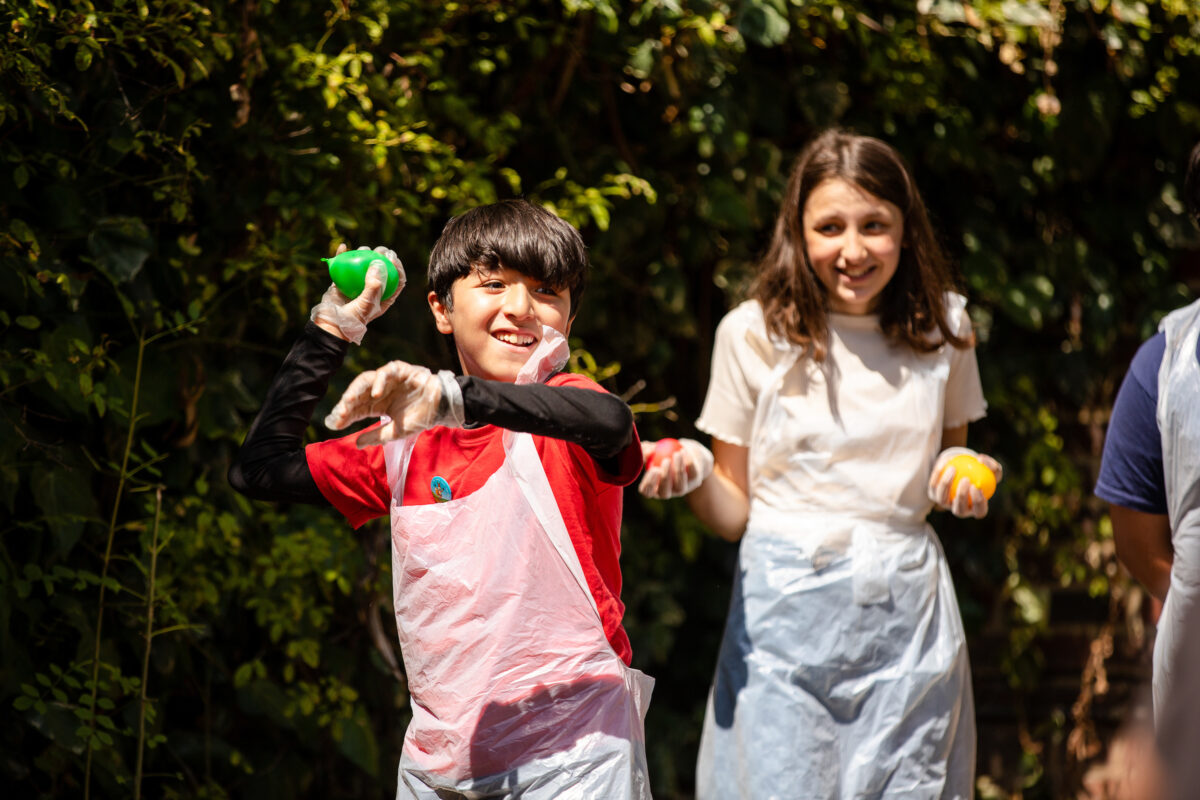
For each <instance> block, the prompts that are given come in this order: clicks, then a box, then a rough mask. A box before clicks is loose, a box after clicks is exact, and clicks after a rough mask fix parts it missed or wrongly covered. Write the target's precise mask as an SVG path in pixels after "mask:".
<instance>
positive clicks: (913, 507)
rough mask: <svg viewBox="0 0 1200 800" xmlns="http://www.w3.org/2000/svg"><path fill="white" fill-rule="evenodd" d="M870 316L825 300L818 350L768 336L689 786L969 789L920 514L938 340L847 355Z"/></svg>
mask: <svg viewBox="0 0 1200 800" xmlns="http://www.w3.org/2000/svg"><path fill="white" fill-rule="evenodd" d="M957 308H958V310H961V308H962V306H961V304H959V306H958V307H957ZM877 325H878V322H877V318H873V317H863V318H859V319H844V318H839V321H838V323H837V325H835V326H833V328H834V329H833V330H832V331H831V337H832V338H833V340H834V341H833V342H832V344H831V347H830V352H829V355H828V357H827V359H826V361H825V362H823V363H819V364H818V363H815V362H813V361H812V360H811V359H802V358H800V357H799V356H800V354H799V352H798V350H797V349H796V348H794V347H791V346H790V345H787V344H784V343H781V342H775V341H774V340H772V346H773V347H774V348H776V351H777V352H776V353H775V354H774V356H775V359H776V360H775V366H774V368H773V369H772V371H771V373H770V376H769V377H768V378H767V380H766V382H765V383H764V384H763V385H762V386H761V387H760V388H759V390H758V396H757V399H756V402H755V410H754V419H753V428H752V431H753V433H752V441H751V442H750V452H749V478H750V489H751V491H750V494H751V507H750V519H749V522H748V525H747V529H746V534H745V536H744V537H743V539H742V542H741V547H740V550H739V563H738V570H737V573H736V575H735V578H734V588H733V596H732V599H731V604H730V611H729V617H728V619H727V622H726V628H725V633H724V637H723V640H722V643H721V650H720V656H719V660H718V664H717V669H716V675H715V678H714V683H713V687H712V690H711V692H710V695H709V699H708V704H707V708H706V712H705V719H704V728H703V732H702V736H701V743H700V754H699V758H698V762H697V768H696V789H697V792H696V796H697V798H698V800H732V799H733V798H747V799H749V798H754V800H769V798H789V799H791V798H822V799H824V798H905V800H913V799H917V800H919V799H920V798H968V797H971V796H972V795H973V783H974V772H975V763H974V762H975V727H974V707H973V701H972V696H971V684H970V668H969V664H968V661H967V652H966V643H965V636H964V633H963V629H962V622H961V619H960V617H959V613H958V606H957V603H956V601H955V596H954V589H953V586H952V584H951V579H950V574H949V570H948V568H947V566H946V561H945V556H944V554H943V552H942V549H941V545H940V543H939V542H938V540H937V537H936V535H935V534H934V532H933V530H932V529H931V528H930V527H929V526H928V525H927V524H926V522H925V516H926V515H927V513H928V512H929V510H930V503H929V501H928V498H927V497H926V494H925V492H926V487H925V483H926V481H927V480H928V476H929V472H930V470H931V468H932V465H933V461H934V458H935V457H936V455H937V453H938V452H939V448H940V444H941V433H942V429H943V427H944V425H945V424H946V420H945V417H944V392H945V385H946V381H947V375H948V372H949V370H950V366H949V364H950V362H949V359H950V358H951V354H949V353H947V352H945V351H948V350H949V349H950V348H949V346H946V347H945V348H943V350H942V351H939V352H937V353H931V354H917V353H914V352H912V351H911V349H909V348H894V349H892V351H891V353H890V354H888V359H887V360H886V362H885V361H882V360H881V361H880V363H878V364H866V365H858V366H857V367H855V368H853V369H852V368H851V367H852V365H851V364H850V362H851V361H852V360H853V359H854V358H855V357H856V353H861V352H863V350H862V349H856V347H855V345H854V342H855V339H856V337H860V338H863V339H868V338H870V337H874V336H881V335H882V334H881V333H880V332H879V331H878V330H877ZM881 358H882V357H881ZM979 398H980V400H979V402H981V398H982V395H981V394H980V395H979ZM978 412H979V413H982V409H978ZM703 419H704V417H703V415H702V419H701V422H703ZM960 424H961V423H960ZM710 432H711V433H713V434H714V435H718V436H719V431H710ZM764 482H769V483H771V484H773V486H772V487H771V488H770V489H769V490H766V491H764V489H763V486H762V484H763V483H764ZM781 487H782V488H781ZM763 497H769V498H770V499H771V501H770V502H764V501H763V500H762V498H763ZM785 501H786V503H787V505H786V506H784V505H783V503H784V502H785Z"/></svg>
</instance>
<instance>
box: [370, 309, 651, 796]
mask: <svg viewBox="0 0 1200 800" xmlns="http://www.w3.org/2000/svg"><path fill="white" fill-rule="evenodd" d="M544 332H548V333H546V335H545V336H544V337H543V341H542V344H541V345H540V346H539V350H538V351H536V352H535V353H534V354H533V356H531V358H530V362H529V364H527V365H526V368H525V369H523V370H522V373H521V376H520V377H518V379H517V382H518V383H522V382H529V381H532V380H544V379H545V378H546V377H547V376H548V375H549V374H551V373H553V372H554V371H555V369H557V367H559V366H561V364H562V363H563V361H564V360H565V347H566V344H565V341H564V340H562V337H561V336H560V335H558V334H556V333H554V332H553V331H551V329H549V328H546V329H544ZM551 334H553V335H551ZM416 438H417V437H410V438H409V439H407V440H403V441H400V442H393V443H389V444H388V445H387V446H386V449H385V454H386V460H387V468H388V481H389V483H390V485H391V487H392V497H393V501H392V513H391V521H392V569H393V578H392V580H393V591H394V600H395V609H396V623H397V627H398V629H399V635H400V647H401V650H402V651H403V655H404V665H405V670H406V672H407V675H408V683H409V690H410V693H411V695H412V710H413V718H412V722H411V723H410V725H409V727H408V731H407V733H406V734H405V738H404V750H403V755H402V758H401V761H400V766H399V774H398V788H397V797H402V798H409V797H414V798H430V799H432V798H439V799H444V798H472V799H473V798H485V797H487V798H490V797H515V796H520V797H521V798H529V799H530V800H539V799H540V798H580V800H591V798H601V797H603V798H630V799H631V800H633V799H634V798H637V799H638V800H640V799H641V798H649V797H650V789H649V781H648V779H647V775H646V757H645V734H644V728H643V722H644V718H645V713H646V708H647V706H648V704H649V700H650V691H651V688H652V686H653V680H652V679H650V678H649V677H647V676H645V675H644V674H642V673H641V672H639V671H637V670H634V669H631V668H629V667H627V666H626V665H625V664H624V662H622V661H621V659H620V657H619V656H617V654H616V653H615V652H614V651H613V649H612V646H611V645H610V644H609V642H608V639H607V638H606V636H605V634H604V627H603V624H602V622H601V619H600V615H599V612H598V610H597V608H596V604H595V599H594V598H593V596H592V594H591V591H590V590H589V589H588V586H587V581H586V579H585V577H584V575H583V570H582V568H581V566H580V564H579V559H578V556H577V555H576V553H575V548H574V546H573V544H572V543H571V539H570V535H569V534H568V532H567V529H566V525H565V524H564V522H563V519H562V515H561V513H560V512H559V510H558V506H557V504H556V502H555V500H554V495H553V493H552V491H551V487H550V483H549V481H548V480H547V478H546V474H545V471H544V470H543V468H542V463H541V460H540V459H539V458H538V454H537V451H536V449H535V447H534V444H533V439H532V437H531V436H530V435H528V434H519V433H518V434H514V433H512V432H509V431H506V432H505V433H504V443H505V450H506V457H505V460H504V463H503V464H502V466H501V467H500V469H499V470H497V472H496V473H495V474H493V475H492V476H491V477H490V478H489V479H488V481H487V483H486V484H485V485H484V486H483V487H482V488H480V489H479V490H478V491H476V492H474V493H472V494H470V495H467V496H465V497H463V498H461V499H453V500H450V501H449V502H445V503H434V504H431V505H417V506H402V505H400V504H399V502H400V501H399V498H402V497H403V488H404V480H405V475H406V472H407V467H408V463H409V455H410V454H411V452H412V448H413V444H414V441H415V439H416Z"/></svg>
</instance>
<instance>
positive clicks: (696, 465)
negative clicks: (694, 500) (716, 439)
mask: <svg viewBox="0 0 1200 800" xmlns="http://www.w3.org/2000/svg"><path fill="white" fill-rule="evenodd" d="M679 444H681V445H682V446H683V447H682V449H680V450H677V451H676V452H675V453H674V454H673V455H672V456H671V457H670V458H669V459H664V460H663V461H660V462H659V463H658V464H657V465H656V466H650V458H651V456H653V455H654V448H655V446H656V445H657V442H642V462H643V463H644V464H645V466H646V471H645V472H644V473H643V474H642V481H641V483H639V484H638V491H639V492H641V493H642V494H643V495H645V496H646V497H656V498H658V499H659V500H669V499H671V498H672V497H683V496H684V495H685V494H690V493H692V492H694V491H696V489H698V488H699V487H700V484H702V483H704V481H705V479H707V478H708V476H709V475H711V474H712V471H713V454H712V451H711V450H709V449H708V448H707V447H705V446H704V445H702V444H700V443H699V442H697V441H696V440H695V439H680V440H679Z"/></svg>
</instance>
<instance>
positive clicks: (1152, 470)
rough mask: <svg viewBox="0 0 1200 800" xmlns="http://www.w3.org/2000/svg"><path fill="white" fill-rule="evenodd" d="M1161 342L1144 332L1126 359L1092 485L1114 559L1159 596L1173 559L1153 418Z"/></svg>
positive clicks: (1163, 593) (1162, 596) (1166, 584)
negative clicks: (1103, 508)
mask: <svg viewBox="0 0 1200 800" xmlns="http://www.w3.org/2000/svg"><path fill="white" fill-rule="evenodd" d="M1164 347H1165V339H1164V337H1163V335H1162V334H1161V333H1159V334H1156V335H1155V336H1152V337H1150V338H1149V339H1147V340H1146V341H1145V342H1143V343H1142V345H1141V347H1139V348H1138V351H1137V353H1136V354H1135V355H1134V357H1133V361H1132V362H1131V363H1130V365H1129V369H1128V371H1127V372H1126V375H1125V378H1124V379H1123V380H1122V382H1121V387H1120V389H1119V391H1118V392H1117V397H1116V400H1115V402H1114V403H1113V410H1112V416H1111V417H1110V419H1109V424H1108V430H1107V432H1106V434H1105V438H1104V454H1103V457H1102V458H1101V465H1100V475H1099V477H1098V479H1097V481H1096V486H1095V493H1096V496H1097V497H1099V498H1101V499H1102V500H1105V501H1107V502H1108V507H1109V518H1110V519H1111V520H1112V527H1113V543H1114V544H1115V545H1116V551H1117V560H1118V561H1120V562H1121V565H1122V566H1124V567H1125V569H1127V570H1128V571H1129V573H1130V574H1131V575H1132V576H1133V577H1134V579H1135V580H1137V581H1138V582H1139V583H1141V584H1142V585H1143V586H1145V587H1146V590H1147V591H1149V592H1150V594H1151V596H1152V597H1154V598H1155V599H1157V600H1158V601H1159V602H1162V601H1163V600H1164V599H1165V598H1166V594H1167V588H1168V587H1169V585H1170V576H1171V565H1172V562H1173V561H1174V548H1173V547H1172V544H1171V526H1170V518H1169V517H1168V516H1167V513H1166V494H1165V488H1164V486H1163V467H1162V446H1161V440H1160V438H1159V436H1160V434H1159V430H1158V422H1157V419H1156V418H1155V409H1156V407H1157V398H1158V392H1157V379H1158V369H1159V365H1160V364H1161V362H1162V356H1163V350H1164Z"/></svg>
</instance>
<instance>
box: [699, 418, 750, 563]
mask: <svg viewBox="0 0 1200 800" xmlns="http://www.w3.org/2000/svg"><path fill="white" fill-rule="evenodd" d="M712 451H713V461H714V463H713V471H712V474H711V475H709V476H708V478H707V479H706V480H705V481H704V483H702V484H700V488H698V489H696V490H695V491H694V492H692V493H691V494H689V495H688V496H687V499H688V505H689V506H690V507H691V509H692V513H694V514H695V515H696V517H697V518H698V519H699V520H700V521H701V522H703V523H704V524H705V525H707V526H708V527H709V528H711V529H712V530H713V531H714V532H715V533H716V534H717V535H718V536H720V537H721V538H722V539H725V540H727V541H730V542H736V541H737V540H739V539H741V538H742V535H743V534H745V532H746V522H747V521H748V520H749V519H750V488H749V486H750V448H748V447H741V446H739V445H736V444H730V443H729V442H725V441H722V440H720V439H716V438H714V439H713V440H712Z"/></svg>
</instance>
